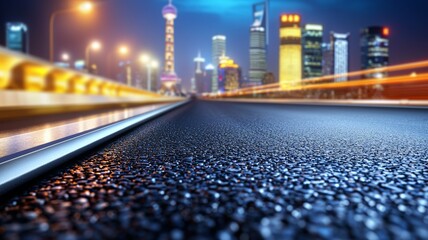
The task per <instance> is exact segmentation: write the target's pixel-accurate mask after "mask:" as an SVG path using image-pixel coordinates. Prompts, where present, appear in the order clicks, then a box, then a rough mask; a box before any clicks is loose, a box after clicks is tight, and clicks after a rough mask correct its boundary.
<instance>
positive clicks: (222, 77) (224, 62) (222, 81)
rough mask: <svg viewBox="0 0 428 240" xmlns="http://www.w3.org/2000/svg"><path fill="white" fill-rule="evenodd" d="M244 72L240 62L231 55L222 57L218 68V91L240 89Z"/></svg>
mask: <svg viewBox="0 0 428 240" xmlns="http://www.w3.org/2000/svg"><path fill="white" fill-rule="evenodd" d="M241 83H242V72H241V68H240V67H239V65H238V64H236V63H235V61H233V59H231V58H229V57H222V58H221V60H220V64H219V68H218V91H220V92H227V91H232V90H236V89H239V88H240V86H241Z"/></svg>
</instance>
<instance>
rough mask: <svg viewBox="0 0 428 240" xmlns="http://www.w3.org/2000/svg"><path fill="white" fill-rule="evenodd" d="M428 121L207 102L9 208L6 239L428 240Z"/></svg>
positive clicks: (103, 151) (98, 153) (85, 158)
mask: <svg viewBox="0 0 428 240" xmlns="http://www.w3.org/2000/svg"><path fill="white" fill-rule="evenodd" d="M427 211H428V110H424V109H400V108H366V107H337V106H303V105H301V106H300V105H275V104H245V103H221V102H202V101H194V102H192V103H190V104H187V105H185V106H183V107H181V108H179V109H177V110H175V111H173V112H170V113H167V114H165V115H163V116H161V117H159V118H157V119H155V120H153V121H151V122H148V123H146V124H144V125H142V126H140V127H138V128H136V129H135V130H133V131H131V132H129V133H127V134H125V135H123V136H121V137H119V138H117V139H116V140H115V141H113V142H111V143H109V144H107V145H104V146H101V147H100V148H99V149H96V150H94V151H92V152H90V153H87V154H85V155H82V156H81V157H79V158H77V159H74V160H73V161H71V162H70V163H69V164H68V165H66V166H63V167H62V168H61V169H58V170H55V171H53V172H51V173H49V174H47V175H46V177H45V178H43V179H40V180H37V181H35V182H33V183H31V184H29V185H28V187H27V189H26V190H25V191H23V192H19V193H18V194H17V195H16V196H15V197H13V198H11V199H10V200H8V201H7V202H5V203H3V204H2V205H1V206H0V238H2V239H52V238H59V239H89V238H90V239H222V240H227V239H373V240H375V239H428V214H427Z"/></svg>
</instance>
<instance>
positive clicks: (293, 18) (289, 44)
mask: <svg viewBox="0 0 428 240" xmlns="http://www.w3.org/2000/svg"><path fill="white" fill-rule="evenodd" d="M300 21H301V18H300V15H297V14H282V15H281V18H280V22H281V24H280V31H279V35H280V48H279V83H280V84H281V87H282V88H288V87H292V86H299V85H300V83H301V81H302V30H301V28H300Z"/></svg>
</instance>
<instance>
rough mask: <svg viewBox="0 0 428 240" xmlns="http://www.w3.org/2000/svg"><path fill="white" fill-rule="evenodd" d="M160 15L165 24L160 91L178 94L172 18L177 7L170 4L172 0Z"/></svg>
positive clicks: (174, 16)
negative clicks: (163, 60) (163, 62)
mask: <svg viewBox="0 0 428 240" xmlns="http://www.w3.org/2000/svg"><path fill="white" fill-rule="evenodd" d="M162 15H163V17H164V18H165V20H166V26H165V65H164V72H163V73H162V76H161V81H162V88H161V92H162V93H164V94H166V95H179V94H180V91H179V90H178V89H177V84H178V83H179V82H180V79H179V78H178V77H177V74H176V73H175V60H174V57H175V56H174V51H175V49H174V20H175V19H176V18H177V8H176V7H175V6H174V5H172V0H169V3H168V5H166V6H165V7H164V8H163V9H162Z"/></svg>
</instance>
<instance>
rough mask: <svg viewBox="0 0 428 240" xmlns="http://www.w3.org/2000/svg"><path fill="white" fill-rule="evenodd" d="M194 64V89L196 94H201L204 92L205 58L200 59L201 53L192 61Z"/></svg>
mask: <svg viewBox="0 0 428 240" xmlns="http://www.w3.org/2000/svg"><path fill="white" fill-rule="evenodd" d="M193 61H194V62H195V76H194V79H195V88H196V92H197V93H203V92H204V91H203V90H204V75H205V73H204V67H205V66H204V65H205V58H202V56H201V53H199V54H198V57H196V58H195V59H194V60H193Z"/></svg>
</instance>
